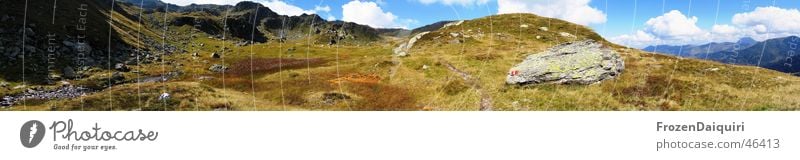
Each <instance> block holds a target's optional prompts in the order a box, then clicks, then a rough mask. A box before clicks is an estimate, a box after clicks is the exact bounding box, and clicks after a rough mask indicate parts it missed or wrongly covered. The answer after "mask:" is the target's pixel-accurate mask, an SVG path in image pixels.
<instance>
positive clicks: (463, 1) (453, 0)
mask: <svg viewBox="0 0 800 160" xmlns="http://www.w3.org/2000/svg"><path fill="white" fill-rule="evenodd" d="M418 1H419V2H420V3H422V4H433V3H441V4H444V5H454V4H458V5H462V6H471V5H476V4H486V3H488V2H489V0H418Z"/></svg>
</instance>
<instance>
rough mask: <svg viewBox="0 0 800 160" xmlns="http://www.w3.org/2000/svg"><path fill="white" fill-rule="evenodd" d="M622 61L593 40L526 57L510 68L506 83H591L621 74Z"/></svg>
mask: <svg viewBox="0 0 800 160" xmlns="http://www.w3.org/2000/svg"><path fill="white" fill-rule="evenodd" d="M624 67H625V66H624V62H623V60H622V58H620V56H619V55H618V54H617V53H616V52H614V51H612V50H611V49H608V48H604V47H603V46H602V44H600V43H597V42H595V41H593V40H584V41H578V42H570V43H565V44H561V45H558V46H555V47H553V48H550V49H549V50H547V51H544V52H542V53H538V54H534V55H530V56H528V57H527V58H525V60H524V61H523V62H522V63H520V64H517V65H516V66H514V67H513V68H511V70H510V71H509V74H508V76H507V78H506V83H507V84H521V85H524V84H541V83H556V84H594V83H598V82H600V81H603V80H607V79H611V78H614V77H616V76H618V75H619V74H621V73H622V70H623V69H624Z"/></svg>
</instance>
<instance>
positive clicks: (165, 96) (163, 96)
mask: <svg viewBox="0 0 800 160" xmlns="http://www.w3.org/2000/svg"><path fill="white" fill-rule="evenodd" d="M169 98H170V95H169V93H167V92H164V93H161V95H159V96H158V100H159V101H166V100H169Z"/></svg>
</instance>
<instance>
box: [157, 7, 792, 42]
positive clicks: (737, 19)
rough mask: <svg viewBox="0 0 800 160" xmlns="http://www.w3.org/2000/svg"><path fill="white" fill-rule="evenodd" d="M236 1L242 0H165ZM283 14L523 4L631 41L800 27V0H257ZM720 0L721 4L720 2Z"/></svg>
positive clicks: (444, 14)
mask: <svg viewBox="0 0 800 160" xmlns="http://www.w3.org/2000/svg"><path fill="white" fill-rule="evenodd" d="M164 1H165V2H169V3H175V4H179V5H186V4H190V3H215V4H235V3H236V2H238V1H239V0H164ZM258 2H261V3H263V4H265V5H266V6H268V7H270V8H271V9H272V10H275V11H276V12H278V13H280V14H287V15H297V14H301V13H316V14H319V15H320V16H321V17H323V18H326V19H329V20H331V19H337V20H345V21H352V22H356V23H361V24H366V25H370V26H373V27H381V28H409V29H413V28H416V27H420V26H423V25H426V24H431V23H435V22H438V21H442V20H457V19H473V18H478V17H483V16H487V15H493V14H498V13H517V12H527V13H534V14H538V15H543V16H548V17H554V18H560V19H565V20H568V21H571V22H574V23H578V24H582V25H588V26H590V27H591V28H593V29H594V30H595V31H596V32H598V33H600V34H601V35H603V36H604V37H605V38H606V39H609V40H611V41H613V42H615V43H618V44H622V45H628V46H633V47H644V46H647V45H655V44H673V45H674V44H701V43H708V42H711V41H735V40H737V39H738V38H740V37H753V38H755V39H757V40H764V39H767V38H776V37H780V36H788V35H797V34H798V33H800V11H798V8H800V0H258ZM718 4H719V9H717V5H718Z"/></svg>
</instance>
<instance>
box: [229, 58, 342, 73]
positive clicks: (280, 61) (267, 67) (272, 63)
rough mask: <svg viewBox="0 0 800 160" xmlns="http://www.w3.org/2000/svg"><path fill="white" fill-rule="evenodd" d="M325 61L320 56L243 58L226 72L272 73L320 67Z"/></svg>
mask: <svg viewBox="0 0 800 160" xmlns="http://www.w3.org/2000/svg"><path fill="white" fill-rule="evenodd" d="M325 62H327V61H325V60H323V59H320V58H311V59H291V58H255V59H252V60H250V59H247V60H242V61H239V62H237V63H236V64H233V65H232V66H231V67H230V69H229V70H228V71H227V72H226V73H229V74H231V75H250V74H270V73H275V72H279V71H281V70H288V69H298V68H306V67H318V66H321V65H322V64H324V63H325Z"/></svg>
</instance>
